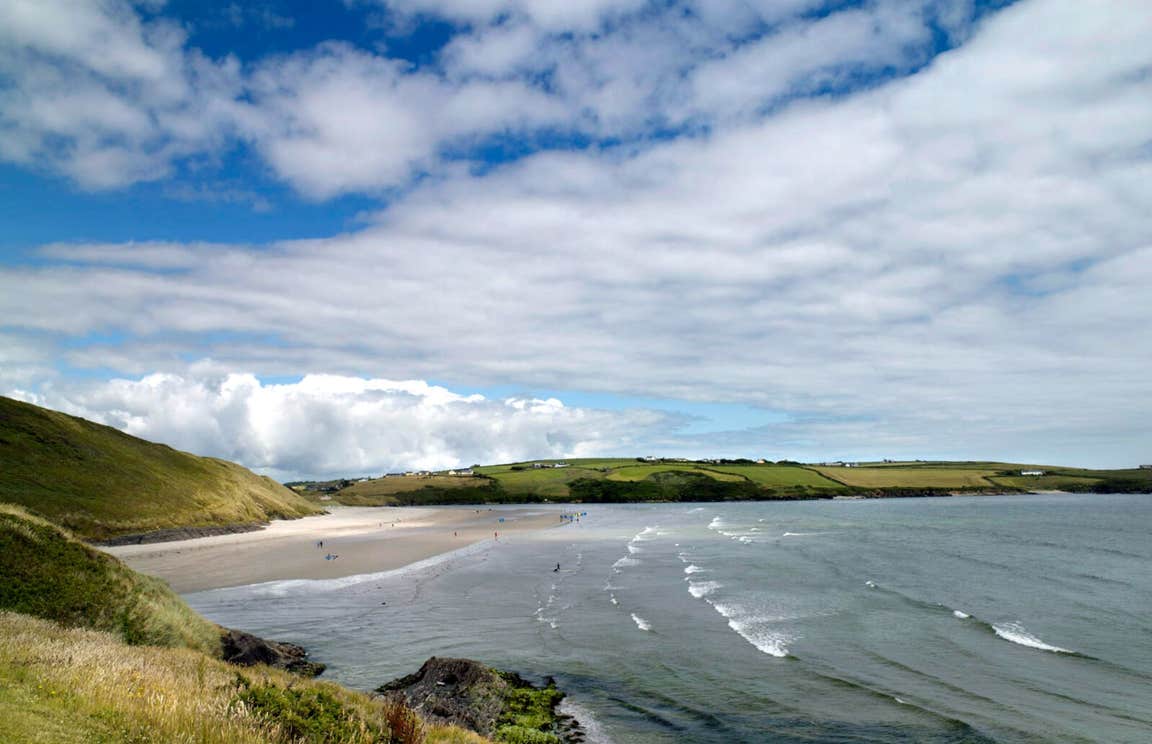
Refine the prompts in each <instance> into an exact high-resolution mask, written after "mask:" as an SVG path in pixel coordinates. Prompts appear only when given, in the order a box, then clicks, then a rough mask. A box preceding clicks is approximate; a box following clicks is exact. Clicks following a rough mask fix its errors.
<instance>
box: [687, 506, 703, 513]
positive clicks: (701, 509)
mask: <svg viewBox="0 0 1152 744" xmlns="http://www.w3.org/2000/svg"><path fill="white" fill-rule="evenodd" d="M702 511H704V507H702V506H697V507H696V508H694V509H689V510H688V511H686V512H684V513H685V514H698V513H699V512H702Z"/></svg>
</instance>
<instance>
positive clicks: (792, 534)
mask: <svg viewBox="0 0 1152 744" xmlns="http://www.w3.org/2000/svg"><path fill="white" fill-rule="evenodd" d="M823 534H824V533H823V532H785V533H784V534H783V535H781V537H812V536H814V535H823Z"/></svg>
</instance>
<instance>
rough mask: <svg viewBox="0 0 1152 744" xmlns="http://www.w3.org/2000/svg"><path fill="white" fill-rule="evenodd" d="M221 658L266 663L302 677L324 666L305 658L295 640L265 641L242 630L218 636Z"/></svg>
mask: <svg viewBox="0 0 1152 744" xmlns="http://www.w3.org/2000/svg"><path fill="white" fill-rule="evenodd" d="M220 642H221V646H222V651H223V658H224V661H227V662H229V663H231V664H238V665H240V666H253V665H255V664H267V665H268V666H271V667H276V668H277V669H286V670H287V671H289V672H294V673H295V674H299V675H301V676H303V677H315V676H317V675H318V674H320V673H321V672H323V671H324V669H325V665H324V664H321V663H319V662H315V661H309V660H308V652H307V651H306V650H304V648H303V647H302V646H297V645H296V644H295V643H284V642H282V641H266V640H264V639H263V638H259V637H257V636H254V635H252V634H251V633H245V632H244V631H242V630H225V631H224V634H223V635H222V636H221V638H220Z"/></svg>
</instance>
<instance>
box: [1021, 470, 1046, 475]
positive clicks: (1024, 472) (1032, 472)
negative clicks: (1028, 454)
mask: <svg viewBox="0 0 1152 744" xmlns="http://www.w3.org/2000/svg"><path fill="white" fill-rule="evenodd" d="M1020 475H1044V471H1043V470H1021V471H1020Z"/></svg>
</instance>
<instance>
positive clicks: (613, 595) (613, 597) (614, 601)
mask: <svg viewBox="0 0 1152 744" xmlns="http://www.w3.org/2000/svg"><path fill="white" fill-rule="evenodd" d="M608 599H609V600H611V602H612V604H614V605H619V604H620V602H619V601H617V599H616V595H615V594H609V595H608Z"/></svg>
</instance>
